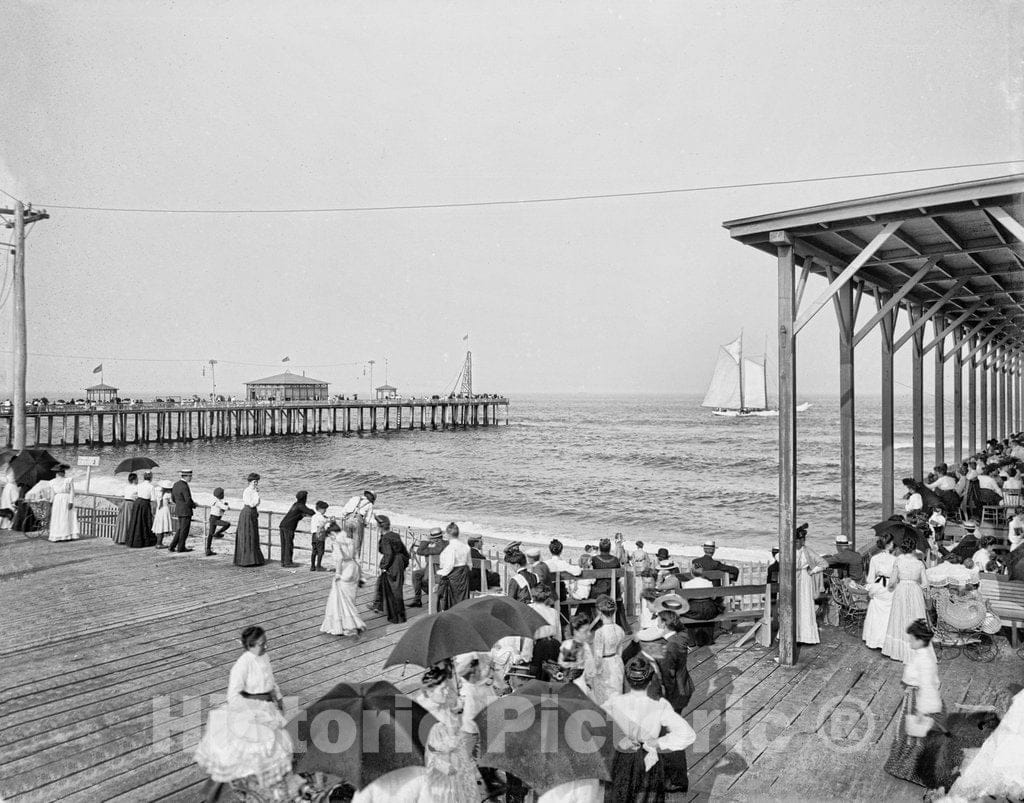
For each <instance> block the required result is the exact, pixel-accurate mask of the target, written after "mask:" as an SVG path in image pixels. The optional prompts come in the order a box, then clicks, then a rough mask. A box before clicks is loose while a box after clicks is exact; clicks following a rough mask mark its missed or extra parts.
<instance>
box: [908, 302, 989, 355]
mask: <svg viewBox="0 0 1024 803" xmlns="http://www.w3.org/2000/svg"><path fill="white" fill-rule="evenodd" d="M984 304H985V302H984V301H980V300H979V301H975V302H974V303H973V304H971V306H969V307H968V308H967V309H965V310H964V311H963V312H962V313H960V316H959V317H957V318H956V319H954V320H953V321H952V323H950V324H948V325H947V326H946V328H945V329H943V330H942V331H941V332H939V333H938V334H937V335H935V337H933V338H932V340H931V341H930V342H929V343H927V344H926V345H925V347H924V352H923V353H925V354H927V353H928V352H929V351H931V350H932V349H933V348H935V347H936V346H937V345H939V343H941V342H942V341H943V340H945V339H946V337H948V336H949V333H950V332H952V331H953V330H954V329H956V328H957V327H959V326H960V324H962V323H963V322H964V321H966V320H967V319H968V318H970V317H971V316H972V315H973V314H974V313H975V312H977V311H978V310H979V309H981V307H982V306H984ZM984 325H985V324H984V323H980V324H978V330H976V331H974V332H972V333H971V334H977V331H980V329H981V327H983V326H984ZM968 339H969V338H967V337H957V336H956V335H955V334H954V335H953V348H952V350H951V351H950V352H949V353H947V354H946V355H945V356H944V357H943V358H942V359H943V361H945V360H948V359H949V358H950V357H951V356H953V354H952V352H953V351H957V350H958V349H960V348H961V347H962V346H963V344H964V342H965V341H966V340H968Z"/></svg>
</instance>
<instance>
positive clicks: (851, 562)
mask: <svg viewBox="0 0 1024 803" xmlns="http://www.w3.org/2000/svg"><path fill="white" fill-rule="evenodd" d="M822 557H823V558H824V559H825V560H827V561H828V563H829V565H830V566H834V567H839V568H842V569H845V570H846V576H847V577H849V578H850V579H851V580H853V581H854V582H855V583H860V584H861V585H863V584H864V559H863V558H862V557H861V555H860V553H859V552H856V551H855V550H853V549H850V539H849V538H847V537H846V536H845V535H837V536H836V552H835V554H834V555H823V556H822Z"/></svg>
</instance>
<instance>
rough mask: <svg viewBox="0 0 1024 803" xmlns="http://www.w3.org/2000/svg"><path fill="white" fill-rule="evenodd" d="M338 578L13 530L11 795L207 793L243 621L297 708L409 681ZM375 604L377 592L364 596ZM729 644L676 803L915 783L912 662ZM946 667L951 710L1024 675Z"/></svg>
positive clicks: (693, 709) (707, 666)
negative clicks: (895, 753)
mask: <svg viewBox="0 0 1024 803" xmlns="http://www.w3.org/2000/svg"><path fill="white" fill-rule="evenodd" d="M329 581H330V575H329V574H326V573H311V572H309V571H308V570H307V569H305V568H302V569H299V570H284V569H282V568H281V567H280V566H279V565H278V564H276V563H274V564H270V565H268V566H265V567H261V568H259V569H238V568H235V567H233V566H232V565H231V562H230V557H229V556H218V557H217V558H202V557H200V556H199V553H189V554H185V555H174V556H172V555H168V554H167V553H166V552H164V551H156V550H128V549H125V548H124V547H119V546H115V545H114V544H111V543H110V542H109V541H103V540H85V541H81V542H77V543H69V544H50V543H48V542H45V541H36V540H30V539H26V538H23V537H21V536H20V535H18V534H15V533H9V532H0V602H2V605H3V608H2V610H3V616H4V626H3V628H2V630H0V671H2V674H3V677H4V678H5V684H4V687H3V688H0V793H2V794H3V795H4V798H5V799H7V800H12V801H50V800H58V799H59V800H66V801H81V802H82V803H86V802H88V803H92V801H99V800H117V801H124V803H129V801H130V802H131V803H136V802H137V801H148V800H174V801H178V800H182V801H184V800H195V799H196V797H197V796H198V793H199V789H200V788H201V786H202V784H203V782H204V778H203V776H202V773H201V772H200V771H199V769H198V768H197V767H196V766H195V765H194V764H193V763H192V761H191V753H192V750H193V749H194V747H195V745H196V743H197V742H198V740H199V737H200V734H201V729H202V722H203V715H202V712H203V710H207V709H208V707H209V706H210V705H212V704H214V703H215V702H216V701H217V700H218V699H220V698H221V697H222V696H223V693H224V689H225V686H226V682H227V674H228V670H229V668H230V666H231V664H232V663H233V662H234V660H235V658H236V657H237V655H238V654H239V647H238V645H237V637H238V634H239V632H240V630H241V629H242V627H244V626H245V625H247V624H250V623H259V624H261V625H263V626H264V627H265V628H267V630H268V634H269V637H270V652H271V656H272V658H273V661H274V667H275V672H276V673H277V676H278V680H279V682H280V684H281V686H282V690H283V691H284V693H285V694H286V695H287V696H289V698H290V700H289V706H290V707H291V709H292V710H301V708H302V707H303V706H304V705H306V704H308V703H309V702H312V701H313V700H315V699H316V698H317V697H319V696H320V695H322V694H323V693H324V692H326V691H327V690H328V689H330V688H331V687H332V686H333V685H334V684H336V683H338V682H339V681H341V680H353V681H358V680H364V679H373V678H380V677H386V678H387V679H389V680H392V681H393V682H396V683H397V684H398V685H399V686H400V687H401V688H404V689H408V690H411V689H413V688H415V686H416V685H417V682H418V677H419V670H418V669H416V668H409V670H408V671H407V672H403V670H402V669H401V668H392V669H390V670H387V671H384V670H383V669H382V666H383V662H384V660H385V659H386V658H387V656H388V654H389V653H390V651H391V648H392V646H393V644H394V643H395V641H396V640H397V639H398V638H399V637H400V635H401V633H402V632H404V627H405V626H403V625H391V624H389V623H388V622H387V621H386V620H384V619H383V617H381V616H380V615H375V614H369V613H367V614H365V615H364V618H365V619H366V621H367V625H368V630H367V632H366V633H364V634H363V635H362V636H361V637H360V638H358V639H343V638H337V637H333V636H328V635H326V634H323V633H320V632H319V626H320V621H321V618H322V615H323V607H324V604H325V602H326V598H327V593H328V589H329ZM369 601H370V590H369V588H367V589H364V591H363V592H361V596H360V604H361V608H362V609H363V610H365V609H366V608H367V607H368V603H369ZM417 615H423V614H422V613H421V612H420V613H417ZM734 642H735V639H734V638H733V637H724V636H723V637H720V638H719V640H718V642H717V643H716V644H714V645H711V646H710V647H704V648H700V649H696V650H693V651H692V652H691V653H690V656H689V666H690V672H691V676H692V678H693V681H694V685H695V690H694V694H693V697H692V699H691V703H690V706H689V707H688V709H687V711H686V712H685V715H686V718H687V719H688V721H690V722H691V724H692V725H693V727H694V729H695V731H696V732H697V737H698V740H697V743H696V744H695V745H694V747H693V748H692V749H691V750H690V751H689V760H690V781H691V791H690V792H689V793H688V794H686V795H674V796H670V800H672V801H673V803H675V801H682V800H710V799H713V800H752V799H766V798H767V799H778V798H782V799H792V798H802V799H833V798H835V799H847V800H850V799H853V800H869V799H872V798H877V797H880V796H882V795H885V796H886V797H888V798H890V799H896V800H902V799H907V800H909V799H911V798H919V797H920V792H921V790H918V789H917V788H915V787H912V786H910V785H909V784H903V783H901V782H898V781H895V780H894V779H892V778H889V776H887V775H885V774H884V772H883V771H882V769H881V766H882V764H884V761H885V758H886V755H887V753H888V747H889V744H890V742H891V739H892V735H893V733H894V732H895V727H896V722H897V712H898V709H899V705H900V702H901V700H902V687H901V685H900V675H901V665H899V664H897V663H896V662H893V661H890V660H889V659H886V658H883V657H881V656H880V655H878V653H877V652H873V651H870V650H867V649H866V648H864V647H863V645H862V644H861V643H860V642H859V640H858V639H856V638H855V637H851V636H848V635H846V634H845V633H842V632H841V631H836V630H833V629H828V628H825V629H823V630H822V643H821V644H819V645H815V646H813V647H804V648H803V651H802V654H801V655H800V662H799V664H798V665H797V666H796V667H780V666H779V665H778V663H776V662H775V660H773V659H774V655H775V653H774V652H772V651H767V650H764V649H762V648H760V647H757V646H756V645H747V646H744V647H742V648H737V647H736V646H735V644H734ZM940 669H941V674H942V679H943V695H944V699H945V700H946V703H947V705H948V706H952V705H955V704H956V703H958V702H967V703H973V704H978V703H982V702H986V701H991V698H992V697H993V696H994V695H995V694H996V693H998V691H1000V689H1001V688H1002V685H1003V683H1004V682H1005V678H1007V677H1010V676H1011V675H1013V674H1014V672H1016V673H1017V676H1019V674H1020V665H1019V659H1018V658H1016V656H1013V655H1012V654H1011V653H1010V651H1009V650H1008V649H1007V648H1006V647H1005V646H1004V648H1003V653H1002V655H1001V656H1000V657H999V658H998V659H997V660H996V661H995V662H994V663H992V664H974V663H971V662H970V661H968V660H967V659H966V658H963V657H961V658H958V659H956V660H955V661H951V662H944V663H942V664H940ZM200 704H201V705H202V706H205V708H201V707H200ZM168 705H169V706H170V707H169V708H168V707H167V706H168ZM190 706H191V707H190ZM154 712H156V713H154ZM161 717H163V719H164V720H166V721H167V722H169V723H170V725H171V726H172V728H176V730H175V731H174V732H173V733H172V734H171V736H170V741H169V743H167V742H165V743H164V746H167V745H168V744H169V749H167V750H161V749H159V748H160V747H161V745H160V744H159V743H158V742H157V738H156V737H158V736H160V735H161V734H163V731H161V724H160V723H161V721H162V720H161Z"/></svg>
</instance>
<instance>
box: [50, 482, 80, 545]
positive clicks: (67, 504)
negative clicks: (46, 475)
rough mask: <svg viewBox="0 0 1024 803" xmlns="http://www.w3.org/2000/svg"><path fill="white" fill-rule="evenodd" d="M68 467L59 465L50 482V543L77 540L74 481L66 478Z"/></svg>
mask: <svg viewBox="0 0 1024 803" xmlns="http://www.w3.org/2000/svg"><path fill="white" fill-rule="evenodd" d="M67 470H68V466H67V465H66V464H64V463H61V465H60V466H58V467H57V469H56V471H57V476H56V477H54V478H53V479H52V480H50V491H51V493H52V494H53V496H52V502H51V508H50V539H49V540H51V541H77V540H78V513H77V512H76V511H75V481H74V480H73V479H71V478H70V477H68V476H67Z"/></svg>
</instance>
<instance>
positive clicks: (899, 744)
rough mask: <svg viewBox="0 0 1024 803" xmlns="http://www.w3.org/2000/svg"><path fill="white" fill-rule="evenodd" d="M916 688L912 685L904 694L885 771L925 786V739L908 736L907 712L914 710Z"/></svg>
mask: <svg viewBox="0 0 1024 803" xmlns="http://www.w3.org/2000/svg"><path fill="white" fill-rule="evenodd" d="M914 695H915V689H914V688H913V687H910V688H908V689H907V690H906V692H904V694H903V705H902V706H901V708H900V713H899V715H898V716H899V724H898V726H897V728H896V738H895V739H893V742H892V748H891V749H890V750H889V759H888V760H887V761H886V762H885V771H886V772H887V773H889V774H890V775H892V776H894V777H896V778H902V779H903V780H904V781H910V782H911V783H916V784H917V785H918V786H925V782H924V780H923V779H922V778H921V773H920V766H921V761H922V759H923V758H924V755H925V739H924V738H923V737H919V736H908V735H907V729H906V723H907V714H909V713H911V712H913V710H914Z"/></svg>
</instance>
